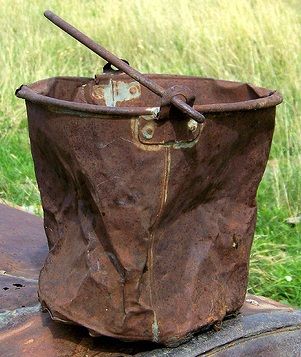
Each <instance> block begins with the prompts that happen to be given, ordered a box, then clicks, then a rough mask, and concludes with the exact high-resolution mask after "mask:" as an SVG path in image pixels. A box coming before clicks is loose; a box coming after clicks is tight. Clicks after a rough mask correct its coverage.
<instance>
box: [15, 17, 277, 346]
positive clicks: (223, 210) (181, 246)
mask: <svg viewBox="0 0 301 357" xmlns="http://www.w3.org/2000/svg"><path fill="white" fill-rule="evenodd" d="M45 16H46V17H47V18H49V19H50V20H51V21H52V22H53V23H55V24H56V25H58V26H59V27H60V28H62V29H63V30H64V31H66V32H67V33H68V34H70V35H71V36H73V37H74V38H76V39H77V40H79V41H80V42H81V43H83V44H84V45H86V46H87V47H88V48H90V49H91V50H92V51H94V52H95V53H97V54H99V55H100V56H102V57H103V58H105V59H106V60H108V61H109V62H110V63H112V64H113V65H115V66H116V67H117V68H118V69H120V70H123V71H124V72H126V73H127V74H128V75H129V76H130V77H129V76H128V75H125V74H122V73H120V71H117V72H116V73H112V72H111V71H110V72H109V73H105V74H103V75H97V76H96V77H95V78H94V79H89V78H68V77H60V78H52V79H48V80H43V81H40V82H37V83H34V84H32V85H29V86H22V87H21V88H19V89H18V90H17V92H16V94H17V96H19V97H21V98H25V99H26V105H27V111H28V120H29V133H30V140H31V148H32V154H33V159H34V163H35V170H36V176H37V181H38V185H39V189H40V192H41V198H42V205H43V209H44V223H45V230H46V234H47V238H48V244H49V248H50V251H49V255H48V258H47V259H46V262H45V265H44V267H43V269H42V271H41V274H40V280H39V298H40V301H41V303H42V305H43V306H44V307H45V308H46V309H48V311H49V312H50V313H51V316H52V318H53V319H55V320H59V321H65V322H68V323H74V324H80V325H83V326H85V327H86V328H87V329H88V330H89V332H90V334H91V335H92V336H98V335H105V336H111V337H117V338H119V339H123V340H150V341H153V342H159V343H163V344H166V345H175V344H179V343H180V342H183V341H185V340H186V339H189V338H190V337H191V336H192V334H193V333H195V332H196V331H198V330H200V329H202V328H204V327H207V326H210V325H213V324H215V323H218V322H220V321H221V320H222V319H223V318H224V317H225V316H226V315H229V314H233V313H235V312H236V311H238V310H239V308H240V307H241V306H242V304H243V301H244V298H245V291H246V284H247V276H248V263H249V253H250V248H251V243H252V239H253V233H254V227H255V221H256V199H255V198H256V191H257V187H258V184H259V182H260V180H261V177H262V174H263V171H264V169H265V165H266V162H267V159H268V154H269V150H270V145H271V140H272V135H273V130H274V121H275V107H276V105H277V104H279V103H280V102H281V100H282V98H281V96H280V94H279V93H277V92H273V91H270V90H268V89H265V88H259V87H255V86H252V85H249V84H243V83H235V82H230V81H218V80H212V79H206V78H198V77H185V76H164V75H142V74H141V73H139V72H138V71H136V70H135V69H133V68H131V67H130V66H129V65H128V64H127V63H126V62H125V61H123V60H121V59H119V58H117V57H116V56H114V55H113V54H111V53H110V52H108V51H107V50H106V49H104V48H103V47H101V46H99V45H97V44H96V43H95V42H93V41H92V40H91V39H89V38H88V37H87V36H86V35H84V34H83V33H81V32H79V31H78V30H77V29H75V28H74V27H73V26H71V25H70V24H68V23H66V22H65V21H64V20H62V19H60V18H59V17H57V16H56V15H54V14H53V13H51V12H46V13H45ZM133 78H134V79H135V80H136V81H133ZM140 84H141V85H140ZM160 97H162V100H161V98H160ZM171 104H173V105H171ZM192 106H193V107H192ZM179 109H180V110H179ZM158 113H159V115H158ZM200 113H203V114H204V115H206V121H204V116H203V114H200ZM158 118H159V119H162V120H158ZM192 118H193V119H192Z"/></svg>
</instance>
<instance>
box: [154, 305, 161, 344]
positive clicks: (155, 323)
mask: <svg viewBox="0 0 301 357" xmlns="http://www.w3.org/2000/svg"><path fill="white" fill-rule="evenodd" d="M152 332H153V342H159V335H160V331H159V326H158V321H157V317H156V313H155V312H154V322H153V324H152Z"/></svg>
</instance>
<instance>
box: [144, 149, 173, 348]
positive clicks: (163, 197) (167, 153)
mask: <svg viewBox="0 0 301 357" xmlns="http://www.w3.org/2000/svg"><path fill="white" fill-rule="evenodd" d="M170 167H171V149H170V147H166V148H165V150H164V167H163V180H162V181H163V182H162V189H161V193H160V206H159V209H158V213H157V214H156V218H155V221H154V223H153V225H152V227H151V229H150V231H151V232H150V244H149V250H148V262H149V268H148V270H149V298H150V305H151V308H152V310H153V313H154V321H153V324H152V333H153V341H154V342H159V333H160V331H159V326H158V321H157V316H156V312H155V309H154V302H153V290H152V285H153V264H154V252H153V249H154V241H155V235H154V232H153V230H154V228H155V227H156V225H157V224H158V222H159V219H160V216H161V215H162V212H163V209H164V206H165V204H166V202H167V195H168V183H169V176H170Z"/></svg>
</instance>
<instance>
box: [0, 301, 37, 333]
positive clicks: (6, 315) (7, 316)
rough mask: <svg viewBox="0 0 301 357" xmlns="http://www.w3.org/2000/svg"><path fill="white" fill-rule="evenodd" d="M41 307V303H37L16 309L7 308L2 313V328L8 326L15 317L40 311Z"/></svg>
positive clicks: (0, 319) (0, 320) (0, 323)
mask: <svg viewBox="0 0 301 357" xmlns="http://www.w3.org/2000/svg"><path fill="white" fill-rule="evenodd" d="M40 309H41V305H40V304H36V305H33V306H28V307H20V308H17V309H15V310H6V311H4V312H1V313H0V328H3V327H5V326H7V325H8V324H9V323H10V322H12V320H14V319H15V318H18V319H19V318H20V317H22V316H27V315H31V314H34V313H36V312H39V311H40Z"/></svg>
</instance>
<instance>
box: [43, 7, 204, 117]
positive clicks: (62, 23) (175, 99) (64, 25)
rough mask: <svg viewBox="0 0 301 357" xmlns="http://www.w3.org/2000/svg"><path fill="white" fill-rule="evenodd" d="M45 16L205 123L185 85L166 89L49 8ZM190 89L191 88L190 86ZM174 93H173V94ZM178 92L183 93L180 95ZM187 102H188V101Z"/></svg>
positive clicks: (101, 55)
mask: <svg viewBox="0 0 301 357" xmlns="http://www.w3.org/2000/svg"><path fill="white" fill-rule="evenodd" d="M44 15H45V17H47V19H49V20H50V21H51V22H52V23H54V24H55V25H56V26H58V27H59V28H61V29H62V30H63V31H65V32H66V33H68V34H69V35H70V36H72V37H73V38H75V39H76V40H77V41H79V42H80V43H82V44H83V45H85V46H86V47H87V48H89V49H90V50H91V51H93V52H95V53H96V54H98V55H99V56H100V57H102V58H103V59H105V60H107V61H108V62H109V63H110V64H113V65H114V66H116V67H117V68H118V69H119V70H122V71H123V72H124V73H126V74H128V75H129V76H130V77H132V78H133V79H135V80H136V81H138V82H139V83H141V84H142V85H144V86H145V87H146V88H148V89H149V90H150V91H152V92H153V93H155V94H156V95H158V96H160V97H162V98H163V102H165V103H164V104H165V105H166V100H167V99H168V103H169V104H171V103H172V104H173V105H174V106H175V107H176V108H178V109H179V110H181V111H182V113H184V114H185V115H187V116H188V117H190V118H192V119H194V120H196V121H197V122H199V123H203V122H204V120H205V118H204V116H203V115H202V114H201V113H199V112H198V111H197V110H195V109H194V108H193V107H192V105H193V102H194V101H193V100H189V99H191V98H189V97H187V96H186V95H185V94H186V93H187V89H186V88H184V87H183V85H181V86H178V88H180V87H181V91H180V92H178V93H177V91H176V90H174V89H175V88H170V89H172V91H165V90H164V88H163V87H161V86H160V85H159V84H158V83H156V82H154V81H152V80H151V79H150V78H149V77H147V76H144V75H143V74H141V73H140V72H138V71H137V70H136V69H134V68H132V67H131V66H129V64H128V62H127V61H124V60H122V59H120V58H118V57H116V56H115V55H113V54H112V53H110V52H109V51H108V50H107V49H105V48H104V47H102V46H100V45H99V44H97V43H95V42H94V41H93V40H92V39H91V38H89V37H88V36H86V35H85V34H83V33H82V32H80V31H79V30H78V29H76V28H75V27H73V26H72V25H71V24H69V23H68V22H66V21H65V20H63V19H62V18H60V17H59V16H57V15H56V14H54V13H53V12H51V11H49V10H47V11H45V13H44ZM188 91H189V88H188ZM172 93H173V95H172ZM178 94H181V95H180V96H179V95H178ZM186 102H187V103H186ZM158 118H159V119H163V118H164V119H167V117H166V114H162V113H161V115H160V116H159V117H158Z"/></svg>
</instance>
